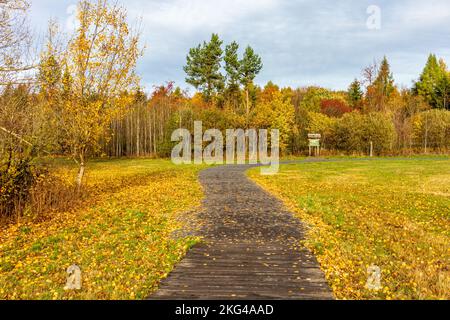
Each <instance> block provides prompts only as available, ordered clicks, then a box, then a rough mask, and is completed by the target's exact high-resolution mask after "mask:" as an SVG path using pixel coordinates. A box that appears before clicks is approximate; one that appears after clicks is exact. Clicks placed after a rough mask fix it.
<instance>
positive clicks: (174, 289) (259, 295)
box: [150, 166, 333, 300]
mask: <svg viewBox="0 0 450 320" xmlns="http://www.w3.org/2000/svg"><path fill="white" fill-rule="evenodd" d="M247 169H249V167H248V166H223V167H217V168H212V169H208V170H205V171H203V172H202V173H201V175H200V181H201V183H202V185H203V187H204V189H205V193H206V198H205V200H204V203H203V211H202V212H201V213H200V215H199V218H200V219H202V221H204V222H205V223H206V224H205V226H204V228H203V229H202V230H201V235H202V236H203V237H204V242H203V243H202V244H201V245H198V246H196V247H194V248H193V249H192V250H191V251H190V252H189V253H188V255H187V256H186V258H185V259H184V260H183V261H182V262H181V263H180V264H179V265H178V266H177V267H176V268H175V270H174V271H173V272H172V273H171V274H170V275H169V277H168V278H167V279H165V280H164V281H163V282H162V283H161V286H160V289H159V290H158V291H157V292H156V293H155V294H154V295H153V296H151V297H150V299H170V300H184V299H190V300H192V299H193V300H196V299H210V300H211V299H231V300H233V299H333V295H332V293H331V290H330V288H329V286H328V285H327V283H326V281H325V278H324V275H323V272H322V271H321V270H320V268H319V265H318V263H317V261H316V259H315V258H314V256H313V255H312V254H311V253H310V252H309V251H308V250H307V249H306V248H304V247H301V246H300V243H301V240H303V239H304V228H303V225H302V223H301V222H300V221H299V220H298V219H296V218H295V217H294V216H293V215H292V213H290V212H288V211H286V209H285V208H284V207H283V205H282V203H281V202H280V201H279V200H278V199H276V198H274V197H273V196H271V195H269V194H268V193H266V192H265V191H264V190H262V189H261V188H260V187H258V186H257V185H255V184H254V183H253V182H251V181H249V180H248V179H247V178H246V176H245V171H246V170H247Z"/></svg>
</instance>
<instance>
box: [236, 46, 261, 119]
mask: <svg viewBox="0 0 450 320" xmlns="http://www.w3.org/2000/svg"><path fill="white" fill-rule="evenodd" d="M240 64H241V83H242V85H243V86H244V88H245V93H246V105H247V118H248V115H249V113H250V98H249V88H250V86H251V84H253V80H255V78H256V76H257V75H258V74H259V73H260V72H261V69H262V67H263V64H262V61H261V57H260V56H258V55H257V54H256V53H255V51H254V50H253V49H252V48H251V47H250V46H248V47H247V49H246V50H245V53H244V57H243V58H242V60H241V63H240Z"/></svg>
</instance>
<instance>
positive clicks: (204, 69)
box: [184, 34, 224, 101]
mask: <svg viewBox="0 0 450 320" xmlns="http://www.w3.org/2000/svg"><path fill="white" fill-rule="evenodd" d="M222 43H223V42H222V40H220V38H219V36H218V35H217V34H213V35H212V36H211V40H210V42H204V43H203V45H199V46H198V47H196V48H192V49H191V50H190V51H189V55H188V56H187V64H186V66H185V67H184V71H185V72H186V74H187V78H186V82H187V83H189V84H191V85H193V86H194V87H195V88H196V89H197V90H200V91H201V92H202V94H203V97H204V98H205V100H206V101H211V100H212V98H213V97H215V96H216V95H217V94H218V93H220V92H221V91H222V90H223V88H224V77H223V75H222V74H221V72H220V69H221V62H222V58H223V50H222V48H221V47H222Z"/></svg>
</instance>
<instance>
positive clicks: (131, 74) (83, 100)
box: [56, 0, 142, 186]
mask: <svg viewBox="0 0 450 320" xmlns="http://www.w3.org/2000/svg"><path fill="white" fill-rule="evenodd" d="M78 22H79V26H78V28H77V30H76V32H75V34H74V37H73V38H72V39H71V40H70V42H69V44H68V49H67V54H66V55H65V56H64V57H63V59H62V61H63V63H62V65H63V70H64V72H63V77H62V81H63V94H64V101H63V103H62V112H61V113H58V114H57V115H56V116H57V117H58V120H57V121H58V123H59V124H60V126H61V128H62V129H63V130H64V137H65V144H66V146H67V148H68V149H69V150H70V152H71V153H72V155H73V158H74V160H75V161H76V162H77V163H78V164H79V173H78V177H77V183H78V185H79V186H81V184H82V180H83V176H84V173H85V167H86V161H87V160H88V157H89V156H90V155H92V154H93V153H94V152H96V151H98V149H99V147H100V144H99V141H100V138H102V137H105V133H106V130H107V128H108V127H109V125H110V124H111V122H112V119H114V118H115V117H116V116H117V115H118V114H119V111H120V110H121V108H122V107H123V106H124V105H126V99H127V98H130V95H127V94H125V92H126V91H133V90H134V88H136V87H137V77H136V74H135V68H136V63H137V60H138V58H139V57H140V55H141V53H142V52H141V50H140V49H139V45H138V42H139V34H137V33H136V32H134V31H133V30H131V29H130V27H129V26H128V23H127V12H126V11H125V9H124V8H122V7H120V6H118V5H117V4H110V3H108V1H107V0H98V1H96V2H92V1H86V0H83V1H80V2H79V4H78Z"/></svg>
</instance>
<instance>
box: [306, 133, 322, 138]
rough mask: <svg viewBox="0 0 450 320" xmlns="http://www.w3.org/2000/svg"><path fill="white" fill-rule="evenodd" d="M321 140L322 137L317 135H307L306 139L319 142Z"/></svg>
mask: <svg viewBox="0 0 450 320" xmlns="http://www.w3.org/2000/svg"><path fill="white" fill-rule="evenodd" d="M321 138H322V135H321V134H319V133H310V134H308V139H312V140H320V139H321Z"/></svg>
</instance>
